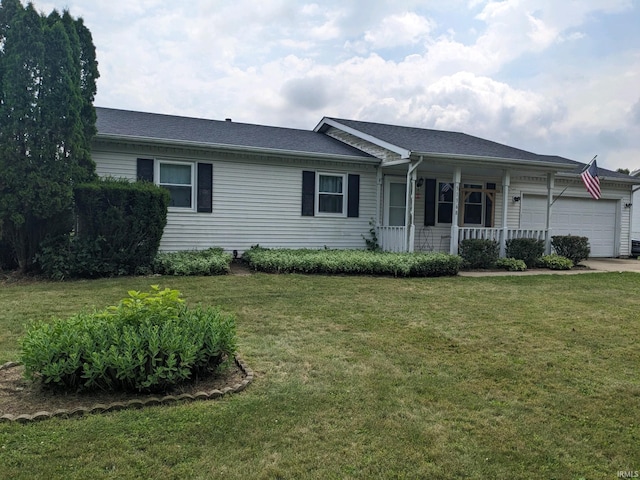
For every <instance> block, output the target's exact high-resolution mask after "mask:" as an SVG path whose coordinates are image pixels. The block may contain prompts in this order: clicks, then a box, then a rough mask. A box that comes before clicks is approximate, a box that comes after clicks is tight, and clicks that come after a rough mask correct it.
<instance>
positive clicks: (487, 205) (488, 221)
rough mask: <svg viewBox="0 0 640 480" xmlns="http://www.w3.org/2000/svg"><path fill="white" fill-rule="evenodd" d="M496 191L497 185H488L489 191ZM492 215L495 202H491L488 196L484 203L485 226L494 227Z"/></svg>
mask: <svg viewBox="0 0 640 480" xmlns="http://www.w3.org/2000/svg"><path fill="white" fill-rule="evenodd" d="M495 189H496V184H495V183H487V190H495ZM494 195H495V193H494ZM492 214H493V200H491V198H490V197H489V195H487V196H486V201H485V202H484V226H485V227H493V217H492Z"/></svg>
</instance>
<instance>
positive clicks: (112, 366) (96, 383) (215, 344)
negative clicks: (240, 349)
mask: <svg viewBox="0 0 640 480" xmlns="http://www.w3.org/2000/svg"><path fill="white" fill-rule="evenodd" d="M179 297H180V292H178V291H177V290H169V289H164V290H160V289H159V288H158V287H157V286H154V287H152V289H151V292H149V293H140V292H133V291H131V292H129V296H128V297H127V298H125V299H123V300H122V301H121V302H120V303H119V304H118V305H117V306H113V307H109V308H107V309H105V310H104V311H101V312H95V313H83V314H78V315H75V316H73V317H71V318H69V319H66V320H63V319H56V320H54V321H52V322H50V323H46V322H40V323H37V324H35V325H33V326H32V327H30V328H29V329H28V331H27V333H26V335H25V337H24V338H23V339H22V340H21V348H22V358H21V360H22V362H23V363H24V366H25V373H26V375H27V377H28V378H31V379H34V380H41V381H42V383H43V384H44V385H48V386H52V387H60V388H62V389H64V390H70V391H81V390H97V389H100V390H124V391H138V392H159V391H167V390H170V389H171V388H172V387H174V386H176V385H178V384H179V383H181V382H184V381H186V380H189V379H192V378H194V377H197V376H200V375H205V374H210V373H212V372H215V371H216V369H217V368H218V367H219V366H220V365H221V364H222V363H223V362H224V361H225V360H226V359H228V358H230V357H231V356H232V355H233V354H234V353H235V350H236V336H235V320H234V318H233V317H232V316H229V315H224V314H222V313H221V312H220V311H219V310H218V309H215V308H201V307H197V308H195V309H188V308H187V307H186V306H185V304H184V301H183V300H182V299H180V298H179Z"/></svg>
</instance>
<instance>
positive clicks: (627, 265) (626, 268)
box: [458, 258, 640, 277]
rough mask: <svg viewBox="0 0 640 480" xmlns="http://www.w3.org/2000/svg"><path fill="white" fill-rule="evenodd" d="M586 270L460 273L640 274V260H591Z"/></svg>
mask: <svg viewBox="0 0 640 480" xmlns="http://www.w3.org/2000/svg"><path fill="white" fill-rule="evenodd" d="M580 265H582V266H583V267H585V268H582V267H579V268H574V269H572V270H548V269H546V268H534V269H531V270H527V271H525V272H507V271H506V270H505V271H474V272H464V271H461V272H459V273H458V275H459V276H461V277H487V276H507V275H576V274H580V273H598V272H638V273H640V260H638V259H636V258H590V259H589V260H584V261H582V262H580Z"/></svg>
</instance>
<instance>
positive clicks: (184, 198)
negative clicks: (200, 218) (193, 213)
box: [158, 161, 194, 209]
mask: <svg viewBox="0 0 640 480" xmlns="http://www.w3.org/2000/svg"><path fill="white" fill-rule="evenodd" d="M158 169H159V172H158V173H159V175H158V178H159V179H160V180H159V182H158V185H160V186H161V187H164V188H166V189H167V190H169V194H170V195H171V200H170V201H169V206H170V207H177V208H189V209H192V208H193V203H194V201H193V183H194V179H193V177H194V168H193V164H191V163H177V162H163V161H160V162H158Z"/></svg>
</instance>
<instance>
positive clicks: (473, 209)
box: [462, 183, 485, 225]
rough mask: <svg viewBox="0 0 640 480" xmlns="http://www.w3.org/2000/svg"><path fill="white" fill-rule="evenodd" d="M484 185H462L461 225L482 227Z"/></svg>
mask: <svg viewBox="0 0 640 480" xmlns="http://www.w3.org/2000/svg"><path fill="white" fill-rule="evenodd" d="M484 199H485V195H484V185H482V184H474V183H465V184H463V185H462V200H463V203H464V205H463V211H464V215H463V219H462V224H463V225H484V213H485V208H484Z"/></svg>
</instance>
